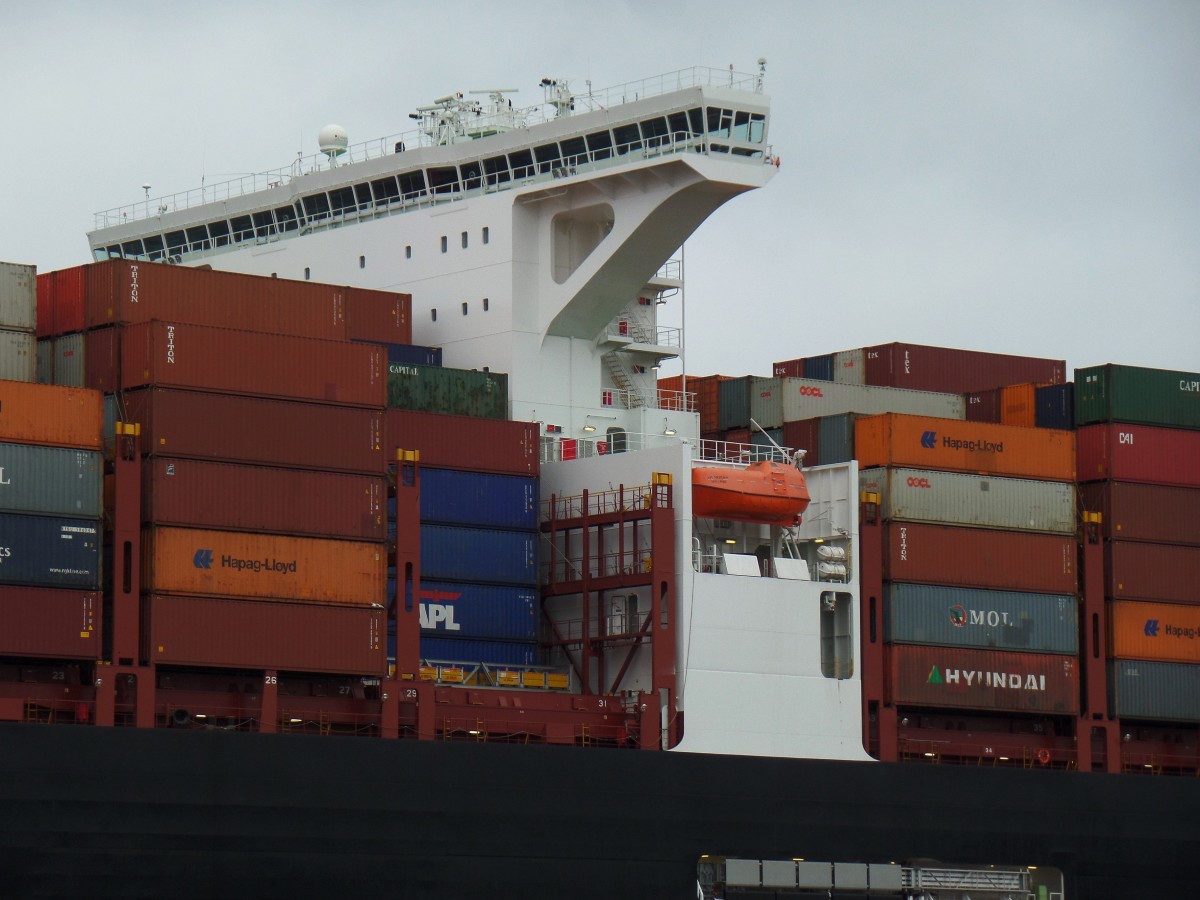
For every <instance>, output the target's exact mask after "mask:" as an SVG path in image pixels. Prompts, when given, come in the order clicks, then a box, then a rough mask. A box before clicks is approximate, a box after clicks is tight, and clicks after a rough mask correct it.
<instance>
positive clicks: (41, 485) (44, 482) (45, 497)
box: [0, 443, 104, 519]
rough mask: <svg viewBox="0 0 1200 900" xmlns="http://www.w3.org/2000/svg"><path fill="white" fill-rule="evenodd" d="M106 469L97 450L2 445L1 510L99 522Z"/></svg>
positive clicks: (0, 450)
mask: <svg viewBox="0 0 1200 900" xmlns="http://www.w3.org/2000/svg"><path fill="white" fill-rule="evenodd" d="M103 468H104V465H103V461H102V460H101V458H100V454H99V452H97V451H95V450H69V449H66V448H63V447H43V446H40V445H37V444H7V443H0V511H4V512H20V513H32V514H34V515H48V516H71V517H73V518H80V519H99V518H100V512H101V510H100V498H101V488H102V484H101V476H102V475H103V474H104V472H103Z"/></svg>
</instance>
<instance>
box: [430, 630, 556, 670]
mask: <svg viewBox="0 0 1200 900" xmlns="http://www.w3.org/2000/svg"><path fill="white" fill-rule="evenodd" d="M421 659H422V660H423V661H427V662H461V663H468V664H479V663H482V664H483V665H488V666H536V665H538V664H539V661H540V660H539V652H538V645H537V644H533V643H521V642H517V641H471V640H455V639H453V638H441V637H426V636H425V635H421Z"/></svg>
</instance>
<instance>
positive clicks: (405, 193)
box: [399, 169, 425, 200]
mask: <svg viewBox="0 0 1200 900" xmlns="http://www.w3.org/2000/svg"><path fill="white" fill-rule="evenodd" d="M399 180H400V196H401V197H403V198H404V199H405V200H411V199H412V198H414V197H419V196H420V195H421V194H423V193H425V173H424V172H423V171H422V170H420V169H417V170H416V171H415V172H405V173H403V174H402V175H400V176H399Z"/></svg>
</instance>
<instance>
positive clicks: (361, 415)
mask: <svg viewBox="0 0 1200 900" xmlns="http://www.w3.org/2000/svg"><path fill="white" fill-rule="evenodd" d="M123 401H124V406H125V408H124V409H123V410H117V411H116V415H117V419H118V420H119V421H122V422H135V423H140V424H141V426H142V437H141V440H142V444H141V446H142V450H143V452H145V453H148V454H152V455H162V456H174V457H187V458H191V459H212V460H217V461H220V462H241V463H256V464H262V465H277V466H291V467H296V468H303V469H329V470H332V471H337V472H361V473H365V474H371V475H375V474H382V473H383V472H384V471H385V468H386V461H385V459H384V453H383V413H382V411H378V410H372V409H358V408H353V407H347V406H327V405H325V404H321V403H299V402H296V401H291V400H266V399H262V398H259V397H237V396H233V395H230V394H207V393H202V392H200V391H178V390H169V389H166V388H143V389H141V390H137V391H126V392H125V394H124V396H123Z"/></svg>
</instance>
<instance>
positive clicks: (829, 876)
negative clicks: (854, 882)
mask: <svg viewBox="0 0 1200 900" xmlns="http://www.w3.org/2000/svg"><path fill="white" fill-rule="evenodd" d="M796 877H797V883H798V885H799V886H800V887H802V888H817V889H819V890H829V889H830V888H831V887H833V864H832V863H827V862H800V863H797V864H796Z"/></svg>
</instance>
